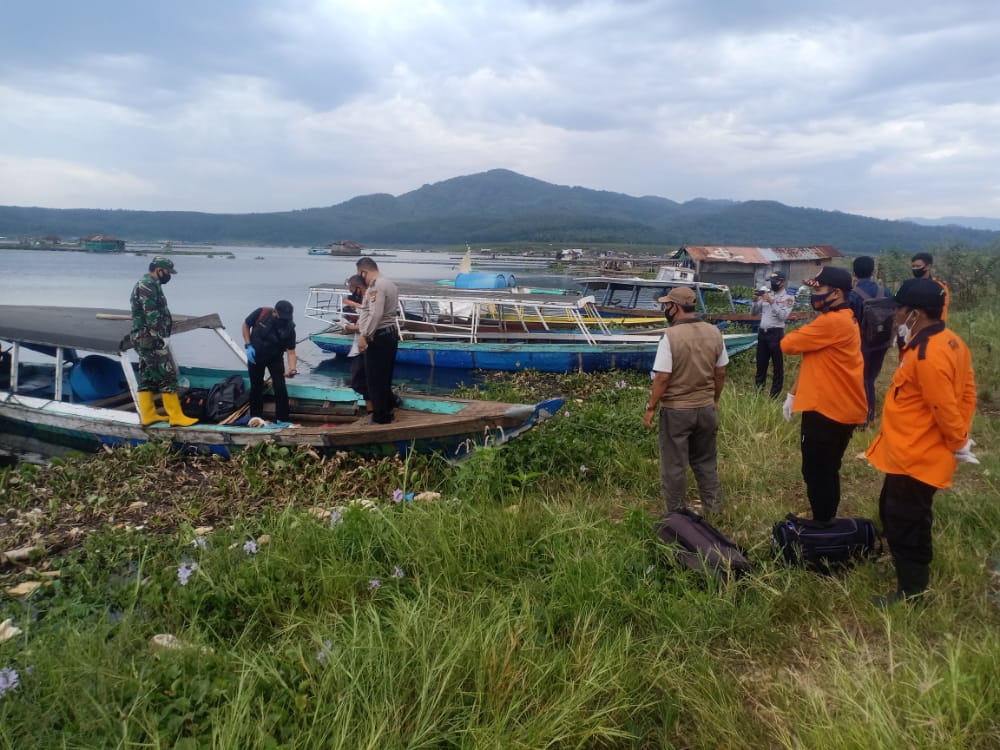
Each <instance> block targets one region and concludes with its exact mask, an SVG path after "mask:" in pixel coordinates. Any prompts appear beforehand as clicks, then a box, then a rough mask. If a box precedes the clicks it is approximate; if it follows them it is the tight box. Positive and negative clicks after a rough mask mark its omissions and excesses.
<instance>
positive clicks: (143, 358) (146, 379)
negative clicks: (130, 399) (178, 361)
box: [135, 347, 177, 393]
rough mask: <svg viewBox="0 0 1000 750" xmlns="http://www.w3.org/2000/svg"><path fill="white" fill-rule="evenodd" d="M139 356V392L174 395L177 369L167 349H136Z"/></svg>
mask: <svg viewBox="0 0 1000 750" xmlns="http://www.w3.org/2000/svg"><path fill="white" fill-rule="evenodd" d="M135 351H136V353H137V354H138V355H139V390H140V391H153V392H154V393H176V391H177V367H176V366H175V365H174V358H173V357H171V356H170V352H169V351H168V350H167V349H145V348H138V347H137V348H136V350H135Z"/></svg>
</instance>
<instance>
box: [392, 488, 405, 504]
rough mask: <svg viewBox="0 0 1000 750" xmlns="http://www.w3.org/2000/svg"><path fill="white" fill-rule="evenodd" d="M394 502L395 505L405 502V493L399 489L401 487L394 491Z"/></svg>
mask: <svg viewBox="0 0 1000 750" xmlns="http://www.w3.org/2000/svg"><path fill="white" fill-rule="evenodd" d="M392 501H393V502H394V503H401V502H403V491H402V490H401V489H399V487H397V488H396V489H394V490H393V491H392Z"/></svg>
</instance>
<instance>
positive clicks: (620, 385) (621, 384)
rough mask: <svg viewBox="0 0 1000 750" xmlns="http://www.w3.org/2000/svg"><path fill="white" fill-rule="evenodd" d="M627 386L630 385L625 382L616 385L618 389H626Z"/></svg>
mask: <svg viewBox="0 0 1000 750" xmlns="http://www.w3.org/2000/svg"><path fill="white" fill-rule="evenodd" d="M627 385H628V383H626V382H625V381H624V380H619V381H618V382H617V383H615V387H616V388H625V387H626V386H627Z"/></svg>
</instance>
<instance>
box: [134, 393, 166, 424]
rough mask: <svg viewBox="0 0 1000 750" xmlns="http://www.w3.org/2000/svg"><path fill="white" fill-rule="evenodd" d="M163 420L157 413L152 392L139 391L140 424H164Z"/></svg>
mask: <svg viewBox="0 0 1000 750" xmlns="http://www.w3.org/2000/svg"><path fill="white" fill-rule="evenodd" d="M162 421H163V418H162V417H161V416H160V415H159V414H157V413H156V404H154V403H153V392H152V391H139V424H141V425H143V426H146V425H148V424H153V422H162Z"/></svg>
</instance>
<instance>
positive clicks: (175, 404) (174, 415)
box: [160, 393, 198, 427]
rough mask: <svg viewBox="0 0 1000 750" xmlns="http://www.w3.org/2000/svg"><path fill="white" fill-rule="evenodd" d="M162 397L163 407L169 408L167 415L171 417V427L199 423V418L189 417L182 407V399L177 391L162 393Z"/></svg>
mask: <svg viewBox="0 0 1000 750" xmlns="http://www.w3.org/2000/svg"><path fill="white" fill-rule="evenodd" d="M160 398H162V399H163V408H164V409H166V410H167V415H168V416H169V417H170V426H171V427H190V426H191V425H193V424H198V420H197V419H195V418H194V417H189V416H188V415H187V414H185V413H184V410H183V409H181V400H180V399H179V398H178V397H177V394H176V393H161V394H160Z"/></svg>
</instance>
